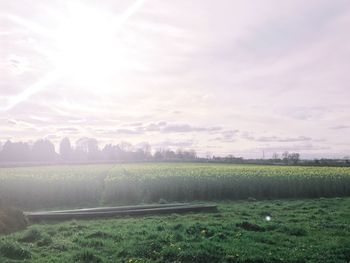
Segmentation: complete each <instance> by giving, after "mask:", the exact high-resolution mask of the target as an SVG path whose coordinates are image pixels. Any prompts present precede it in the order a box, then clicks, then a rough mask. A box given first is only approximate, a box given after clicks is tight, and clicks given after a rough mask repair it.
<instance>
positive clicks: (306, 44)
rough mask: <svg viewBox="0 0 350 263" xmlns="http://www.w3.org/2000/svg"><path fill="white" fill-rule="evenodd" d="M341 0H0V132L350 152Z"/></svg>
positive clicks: (200, 148)
mask: <svg viewBox="0 0 350 263" xmlns="http://www.w3.org/2000/svg"><path fill="white" fill-rule="evenodd" d="M349 24H350V2H349V1H345V0H335V1H326V0H318V1H316V0H310V1H308V2H305V1H301V0H295V1H291V0H288V1H287V0H284V1H278V2H277V1H272V0H267V1H257V0H255V1H252V0H251V1H231V0H222V1H219V2H218V1H210V0H201V1H200V0H182V1H164V0H163V1H161V0H147V1H137V0H136V1H135V0H133V1H132V0H118V1H110V0H108V1H103V3H99V2H98V1H95V0H94V1H92V0H91V1H68V0H66V1H58V0H53V1H49V2H48V1H43V0H39V1H35V2H32V1H28V0H25V1H19V0H14V1H4V0H0V142H2V143H3V142H5V141H6V140H8V139H10V140H12V141H35V140H37V139H39V138H47V139H49V140H51V141H52V142H54V143H55V145H56V150H57V145H58V144H59V142H60V140H61V139H62V138H63V137H69V138H71V139H72V141H76V140H77V139H79V138H81V137H93V138H97V139H98V140H99V142H100V144H101V145H104V144H107V143H118V142H120V141H128V142H130V143H132V144H133V145H138V144H140V143H143V142H149V143H150V144H151V146H152V147H153V148H155V149H156V148H168V147H170V148H189V149H195V150H196V151H197V152H198V153H199V155H204V154H205V153H207V152H211V153H213V154H214V155H227V154H234V155H236V156H243V157H247V158H249V157H261V156H262V151H265V155H266V157H271V155H272V153H273V152H279V153H280V152H283V151H290V152H299V153H300V154H301V157H302V158H319V157H339V158H342V157H344V156H348V155H350V152H349V148H350V139H349V136H347V135H348V133H349V131H350V104H349V102H348V100H349V98H350V87H348V86H349V83H350V75H349V74H348V72H347V71H348V68H349V61H350V35H349V33H348V32H349Z"/></svg>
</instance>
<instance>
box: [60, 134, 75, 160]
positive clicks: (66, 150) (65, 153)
mask: <svg viewBox="0 0 350 263" xmlns="http://www.w3.org/2000/svg"><path fill="white" fill-rule="evenodd" d="M72 152H73V149H72V145H71V143H70V140H69V138H67V137H65V138H63V139H62V141H61V143H60V151H59V153H60V156H61V158H62V160H64V161H69V160H71V158H72Z"/></svg>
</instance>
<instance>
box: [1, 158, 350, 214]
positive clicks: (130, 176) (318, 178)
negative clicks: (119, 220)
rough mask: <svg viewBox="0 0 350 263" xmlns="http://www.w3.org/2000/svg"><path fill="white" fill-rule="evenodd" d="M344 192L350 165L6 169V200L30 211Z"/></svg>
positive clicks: (3, 194)
mask: <svg viewBox="0 0 350 263" xmlns="http://www.w3.org/2000/svg"><path fill="white" fill-rule="evenodd" d="M344 196H350V168H335V167H296V166H257V165H224V164H190V163H189V164H187V163H181V164H178V163H171V164H164V163H162V164H154V163H152V164H118V165H82V166H47V167H18V168H0V200H2V202H4V203H7V204H10V205H13V206H16V207H18V208H21V209H26V210H38V209H52V208H76V207H93V206H99V205H114V204H115V205H117V204H118V205H119V204H140V203H154V202H173V201H187V202H190V201H197V200H198V201H219V200H242V199H248V198H250V199H257V200H262V199H276V198H279V199H281V198H318V197H344Z"/></svg>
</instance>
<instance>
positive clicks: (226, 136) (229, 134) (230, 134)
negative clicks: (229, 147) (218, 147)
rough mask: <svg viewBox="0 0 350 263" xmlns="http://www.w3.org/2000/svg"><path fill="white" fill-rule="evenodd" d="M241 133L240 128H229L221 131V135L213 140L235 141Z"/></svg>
mask: <svg viewBox="0 0 350 263" xmlns="http://www.w3.org/2000/svg"><path fill="white" fill-rule="evenodd" d="M238 134H239V130H228V131H223V132H221V136H220V137H216V138H214V139H213V141H220V142H227V143H229V142H234V141H236V140H237V138H238Z"/></svg>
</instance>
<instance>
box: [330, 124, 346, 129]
mask: <svg viewBox="0 0 350 263" xmlns="http://www.w3.org/2000/svg"><path fill="white" fill-rule="evenodd" d="M349 128H350V126H347V125H337V126H332V127H330V129H332V130H345V129H349Z"/></svg>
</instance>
